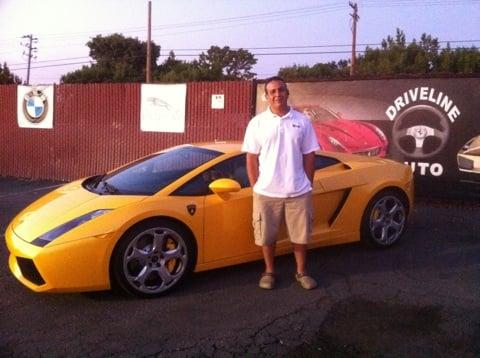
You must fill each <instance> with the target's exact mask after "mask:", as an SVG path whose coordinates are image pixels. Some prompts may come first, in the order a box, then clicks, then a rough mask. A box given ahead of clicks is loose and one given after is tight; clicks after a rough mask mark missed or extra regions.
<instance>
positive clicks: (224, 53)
mask: <svg viewBox="0 0 480 358" xmlns="http://www.w3.org/2000/svg"><path fill="white" fill-rule="evenodd" d="M256 63H257V59H256V58H255V56H254V55H253V54H252V53H250V52H249V51H248V50H245V49H242V48H240V49H238V50H232V49H231V48H230V47H229V46H224V47H223V48H220V47H218V46H211V47H210V48H209V49H208V51H207V53H204V52H202V53H201V54H200V56H199V59H198V63H197V65H198V70H199V72H200V77H201V79H203V80H212V81H218V80H249V79H252V78H254V77H255V76H256V73H254V72H252V68H253V65H255V64H256Z"/></svg>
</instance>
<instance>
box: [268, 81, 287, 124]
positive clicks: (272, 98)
mask: <svg viewBox="0 0 480 358" xmlns="http://www.w3.org/2000/svg"><path fill="white" fill-rule="evenodd" d="M288 95H289V92H288V88H287V84H286V83H285V81H284V80H283V78H281V77H278V76H275V77H270V78H267V79H266V80H265V98H266V99H267V101H268V104H269V106H270V110H271V111H272V112H273V113H275V114H278V115H280V116H283V115H285V114H286V113H287V112H288V110H289V108H288V104H287V100H288Z"/></svg>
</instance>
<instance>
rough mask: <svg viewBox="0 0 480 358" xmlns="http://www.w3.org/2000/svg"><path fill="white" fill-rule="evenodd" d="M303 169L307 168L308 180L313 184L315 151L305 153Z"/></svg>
mask: <svg viewBox="0 0 480 358" xmlns="http://www.w3.org/2000/svg"><path fill="white" fill-rule="evenodd" d="M303 169H304V170H305V174H307V178H308V180H310V183H312V185H313V176H314V175H315V152H310V153H307V154H304V155H303ZM249 177H250V175H249Z"/></svg>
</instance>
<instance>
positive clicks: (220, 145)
mask: <svg viewBox="0 0 480 358" xmlns="http://www.w3.org/2000/svg"><path fill="white" fill-rule="evenodd" d="M191 145H193V146H195V147H199V148H205V149H210V150H216V151H217V152H222V153H226V154H228V153H235V152H240V151H241V149H242V142H240V141H214V142H202V143H192V144H191Z"/></svg>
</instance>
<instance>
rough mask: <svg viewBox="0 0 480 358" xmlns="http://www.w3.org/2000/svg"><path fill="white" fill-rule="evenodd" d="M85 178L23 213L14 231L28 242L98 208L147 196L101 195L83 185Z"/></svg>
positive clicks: (117, 205) (44, 198) (16, 220)
mask: <svg viewBox="0 0 480 358" xmlns="http://www.w3.org/2000/svg"><path fill="white" fill-rule="evenodd" d="M81 183H82V181H77V182H73V183H70V184H67V185H65V186H63V187H60V188H58V189H56V190H54V191H52V192H50V193H48V194H46V195H45V196H43V197H41V198H40V199H38V200H37V201H35V202H33V203H32V204H30V205H29V206H28V207H26V208H25V209H24V210H23V211H22V212H20V213H19V214H18V215H17V216H16V217H15V218H14V220H13V221H12V228H13V230H14V231H15V233H16V234H17V235H18V236H19V237H21V238H22V239H23V240H25V241H27V242H31V241H33V240H34V239H35V238H37V237H38V236H40V235H42V234H44V233H46V232H47V231H50V230H52V229H54V228H56V227H58V226H59V225H61V224H64V223H66V222H68V221H70V220H73V219H75V218H78V217H79V216H82V215H84V214H87V213H90V212H92V211H95V210H99V209H117V208H119V207H122V206H125V205H129V204H132V203H136V202H139V201H141V200H144V199H145V198H146V197H145V196H127V195H98V194H95V193H91V192H89V191H88V190H86V189H85V188H83V187H82V184H81Z"/></svg>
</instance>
